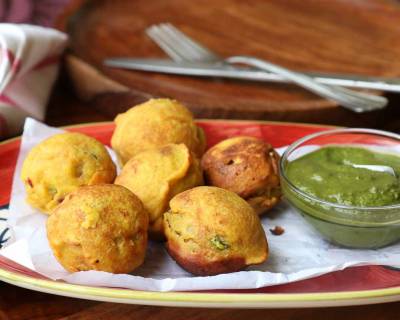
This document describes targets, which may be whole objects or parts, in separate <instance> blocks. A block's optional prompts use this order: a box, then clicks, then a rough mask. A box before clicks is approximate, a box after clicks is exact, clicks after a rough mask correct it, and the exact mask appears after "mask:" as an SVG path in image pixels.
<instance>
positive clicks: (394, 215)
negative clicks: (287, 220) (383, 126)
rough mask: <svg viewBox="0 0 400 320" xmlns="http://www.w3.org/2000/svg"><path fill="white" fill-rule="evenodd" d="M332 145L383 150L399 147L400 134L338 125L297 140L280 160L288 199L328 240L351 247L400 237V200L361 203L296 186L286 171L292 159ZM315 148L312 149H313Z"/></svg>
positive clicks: (370, 245) (386, 242) (379, 244)
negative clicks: (337, 200) (315, 194)
mask: <svg viewBox="0 0 400 320" xmlns="http://www.w3.org/2000/svg"><path fill="white" fill-rule="evenodd" d="M328 145H335V146H358V147H360V146H365V147H369V148H377V149H382V150H388V149H390V150H391V153H393V149H394V148H397V150H396V151H397V152H399V157H400V135H397V134H394V133H390V132H385V131H379V130H372V129H335V130H329V131H323V132H319V133H314V134H311V135H308V136H306V137H304V138H302V139H300V140H298V141H296V142H294V143H293V144H292V145H291V146H289V147H288V149H287V150H286V151H285V153H284V154H283V156H282V157H281V160H280V178H281V185H282V191H283V194H284V196H285V197H286V199H287V200H288V201H289V202H290V203H291V204H292V205H293V206H294V207H295V208H296V209H297V210H298V211H299V212H300V213H301V215H302V216H303V217H304V218H305V220H306V221H308V222H309V223H310V224H311V225H313V226H314V228H315V229H316V230H318V231H319V232H320V233H321V234H322V235H323V236H324V237H325V238H326V239H327V240H329V241H331V242H333V243H335V244H338V245H342V246H346V247H351V248H369V249H372V248H379V247H383V246H386V245H389V244H391V243H394V242H396V241H398V240H400V204H396V205H388V206H379V207H357V206H348V205H341V204H337V203H331V202H328V201H325V200H322V199H318V198H315V197H313V196H311V195H309V194H307V193H305V192H303V191H302V190H300V189H299V188H297V187H296V186H294V185H293V183H292V182H291V181H290V179H289V178H288V177H287V175H286V171H285V169H286V168H287V165H288V163H289V162H290V161H293V160H294V159H295V158H296V157H298V156H299V155H302V154H303V153H304V150H305V148H303V147H305V146H309V147H308V148H309V149H313V148H314V147H316V148H318V147H323V146H328ZM309 152H311V151H309Z"/></svg>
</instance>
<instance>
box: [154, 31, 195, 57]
mask: <svg viewBox="0 0 400 320" xmlns="http://www.w3.org/2000/svg"><path fill="white" fill-rule="evenodd" d="M150 32H151V33H152V35H153V37H154V38H157V41H158V42H159V43H162V44H163V46H164V47H165V48H168V52H172V53H173V55H175V56H176V58H177V56H179V59H180V60H179V61H191V59H192V58H193V54H192V53H191V52H188V50H187V48H186V47H185V46H184V45H182V43H181V41H179V40H176V39H175V38H174V37H173V36H171V35H170V34H169V33H168V32H166V31H165V30H164V29H163V28H162V25H161V24H160V25H155V26H153V27H151V31H150ZM170 56H171V55H170ZM171 57H172V58H173V56H171ZM176 61H177V60H176Z"/></svg>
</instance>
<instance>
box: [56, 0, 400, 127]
mask: <svg viewBox="0 0 400 320" xmlns="http://www.w3.org/2000/svg"><path fill="white" fill-rule="evenodd" d="M399 21H400V4H399V3H396V1H389V0H387V1H381V0H365V1H358V0H350V1H342V0H332V1H319V0H306V1H297V0H284V1H282V0H271V1H262V0H252V1H241V0H219V1H213V0H201V1H185V0H171V1H164V0H152V1H147V0H96V1H91V0H89V1H84V0H75V1H72V4H71V5H70V7H69V8H68V9H67V10H66V11H65V12H64V14H63V15H61V17H60V18H59V22H58V27H59V28H60V29H62V30H64V31H66V32H67V33H68V34H69V36H70V51H69V52H70V54H69V55H68V57H67V60H66V61H67V68H68V70H69V73H70V75H71V78H72V80H73V82H74V85H75V87H76V89H77V91H78V93H79V94H80V96H81V97H82V98H85V99H89V100H92V102H93V104H94V105H96V106H97V107H98V108H101V109H102V110H103V111H104V112H107V113H108V114H110V115H115V114H116V113H119V112H121V111H124V110H126V109H127V108H129V107H131V106H132V105H134V104H136V103H138V102H140V101H143V100H146V99H148V98H149V97H151V96H161V97H173V98H176V99H178V100H180V101H181V102H183V103H185V104H186V105H187V106H188V107H189V108H190V109H191V110H192V111H193V112H194V114H195V115H196V116H197V117H203V118H236V119H263V120H283V121H296V122H314V123H329V124H339V125H347V126H361V125H363V126H374V123H375V121H376V118H377V114H378V113H380V114H382V113H385V110H384V111H380V112H374V113H372V114H371V113H369V114H364V115H358V114H354V113H352V112H350V111H347V110H345V109H343V108H341V107H338V106H337V105H336V104H335V103H333V102H331V101H328V100H324V99H321V98H320V97H318V96H315V95H313V94H311V93H309V92H306V91H304V90H302V89H299V88H298V87H296V86H292V85H283V84H271V83H255V82H245V81H232V80H222V79H200V78H194V77H181V76H172V75H162V74H152V73H145V72H136V71H127V70H120V69H113V68H108V67H104V66H103V65H102V61H103V60H104V59H105V58H107V57H115V56H128V57H129V56H131V57H165V54H164V53H163V52H162V51H161V50H160V49H159V48H158V47H157V46H156V45H155V44H154V43H153V42H152V40H151V39H150V38H148V37H147V36H146V34H145V29H146V28H147V27H149V26H150V25H152V24H156V23H161V22H171V23H173V24H174V25H176V26H177V27H178V28H180V29H182V30H183V31H184V32H186V33H187V34H189V35H190V36H191V37H193V38H195V39H197V40H198V41H200V42H202V43H204V44H205V45H206V46H208V47H210V48H211V49H212V50H214V51H216V52H217V53H218V54H220V55H221V56H229V55H235V54H244V55H254V56H257V57H260V58H263V59H266V60H269V61H271V62H274V63H278V64H281V65H283V66H286V67H289V68H292V69H294V70H304V71H325V72H332V73H354V74H361V75H371V76H400V59H399V57H400V42H399V41H397V40H398V39H399V38H400V28H398V22H399Z"/></svg>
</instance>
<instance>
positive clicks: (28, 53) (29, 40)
mask: <svg viewBox="0 0 400 320" xmlns="http://www.w3.org/2000/svg"><path fill="white" fill-rule="evenodd" d="M66 43H67V36H66V35H65V34H64V33H62V32H59V31H56V30H54V29H50V28H44V27H39V26H33V25H24V24H8V23H0V138H4V137H6V136H12V135H15V134H17V133H18V132H20V131H21V129H22V125H23V122H24V119H25V117H26V116H31V117H34V118H36V119H38V120H43V118H44V115H45V107H46V104H47V100H48V98H49V94H50V90H51V88H52V85H53V83H54V81H55V79H56V77H57V72H58V61H59V58H60V55H61V53H62V51H63V50H64V48H65V46H66Z"/></svg>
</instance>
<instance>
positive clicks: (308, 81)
mask: <svg viewBox="0 0 400 320" xmlns="http://www.w3.org/2000/svg"><path fill="white" fill-rule="evenodd" d="M225 61H226V62H227V63H228V64H235V63H242V64H246V65H248V66H252V67H255V68H258V69H260V70H264V71H267V72H272V73H275V74H278V75H280V76H282V77H284V78H285V79H287V80H289V81H291V82H293V83H296V84H297V85H299V86H301V87H303V88H306V89H308V90H309V91H311V92H314V93H315V94H317V95H319V96H322V97H324V98H328V99H331V100H334V101H337V102H338V103H340V105H342V106H343V107H346V108H348V109H350V110H352V111H354V112H358V113H361V112H366V111H372V110H377V109H381V108H383V107H385V106H386V105H387V103H388V100H387V99H386V98H385V97H379V96H373V95H369V94H365V93H358V92H356V91H352V90H349V89H344V88H338V87H336V86H330V85H329V86H328V85H324V84H321V83H318V82H316V81H315V80H314V79H313V78H311V77H309V76H306V75H304V74H302V73H298V72H293V71H291V70H288V69H286V68H283V67H281V66H278V65H275V64H272V63H270V62H267V61H264V60H261V59H257V58H254V57H247V56H233V57H229V58H227V59H226V60H225Z"/></svg>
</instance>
